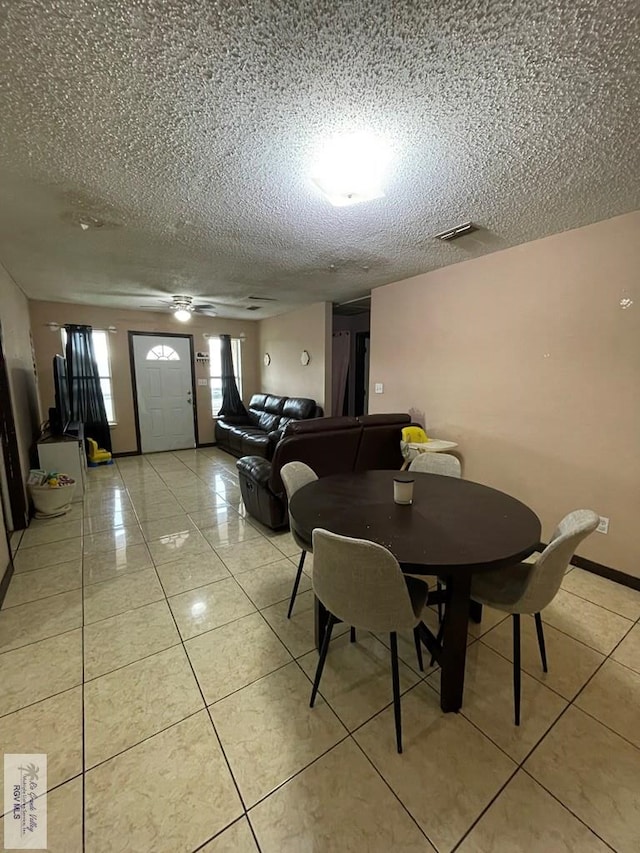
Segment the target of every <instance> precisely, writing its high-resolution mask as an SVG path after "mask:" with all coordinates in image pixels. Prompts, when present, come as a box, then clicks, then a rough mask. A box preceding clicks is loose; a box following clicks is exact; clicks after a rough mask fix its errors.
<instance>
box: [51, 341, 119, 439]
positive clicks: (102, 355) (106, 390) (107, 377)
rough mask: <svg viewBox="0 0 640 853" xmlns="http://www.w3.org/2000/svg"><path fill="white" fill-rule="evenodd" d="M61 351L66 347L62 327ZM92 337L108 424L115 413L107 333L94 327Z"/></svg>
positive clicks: (114, 420)
mask: <svg viewBox="0 0 640 853" xmlns="http://www.w3.org/2000/svg"><path fill="white" fill-rule="evenodd" d="M61 331H62V351H63V352H65V351H66V349H67V330H66V329H62V330H61ZM91 337H92V338H93V349H94V351H95V354H96V362H97V365H98V375H99V377H100V387H101V388H102V396H103V397H104V407H105V410H106V412H107V420H108V421H109V423H110V424H114V423H115V422H116V413H115V409H114V406H113V385H112V381H111V360H110V358H109V333H108V332H105V331H104V330H103V329H94V330H93V332H92V333H91Z"/></svg>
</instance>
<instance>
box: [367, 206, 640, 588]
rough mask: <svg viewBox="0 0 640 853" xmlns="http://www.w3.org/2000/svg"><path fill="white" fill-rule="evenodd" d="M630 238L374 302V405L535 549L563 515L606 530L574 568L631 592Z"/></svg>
mask: <svg viewBox="0 0 640 853" xmlns="http://www.w3.org/2000/svg"><path fill="white" fill-rule="evenodd" d="M639 234H640V211H639V212H636V213H630V214H627V215H625V216H619V217H616V218H614V219H610V220H607V221H604V222H599V223H596V224H595V225H589V226H587V227H585V228H579V229H575V230H573V231H567V232H564V233H562V234H556V235H554V236H552V237H547V238H545V239H543V240H537V241H534V242H531V243H526V244H524V245H521V246H517V247H515V248H511V249H506V250H504V251H502V252H495V253H493V254H490V255H486V256H485V257H482V258H477V259H474V260H470V261H466V262H464V263H460V264H456V265H453V266H448V267H445V268H443V269H439V270H436V271H434V272H431V273H427V274H425V275H420V276H416V277H415V278H411V279H406V280H404V281H400V282H396V283H394V284H389V285H387V286H385V287H380V288H377V289H376V290H374V291H373V295H372V312H371V344H372V351H371V372H370V391H371V392H372V391H373V386H374V384H375V383H376V382H382V383H384V393H383V394H382V395H379V394H373V393H371V394H370V398H369V399H370V403H369V408H370V411H372V412H382V411H388V412H394V411H398V412H403V411H411V410H414V411H416V412H423V413H424V416H425V426H426V428H427V432H428V433H431V434H433V435H434V436H435V437H438V438H444V439H452V440H454V441H457V442H458V443H459V450H460V454H461V456H462V458H463V471H464V476H465V477H467V478H468V479H471V480H476V481H478V482H481V483H487V484H488V485H492V486H495V487H497V488H499V489H502V490H504V491H506V492H508V493H510V494H512V495H514V496H515V497H518V498H520V499H521V500H523V501H524V502H525V503H526V504H528V505H529V506H530V507H531V508H532V509H533V510H534V511H535V512H536V513H537V514H538V516H539V517H540V518H541V520H542V522H543V537H544V538H545V539H548V538H549V537H550V536H551V534H552V532H553V530H554V527H555V525H556V523H557V522H558V521H559V520H560V519H561V518H562V516H563V515H565V513H567V512H569V511H570V510H572V509H578V508H583V507H589V508H592V509H594V510H595V511H596V512H598V513H599V514H600V515H604V516H608V517H610V519H611V524H610V528H609V534H608V535H607V536H603V535H601V534H594V535H593V536H591V537H589V539H588V540H587V541H586V542H585V543H584V545H583V546H582V547H581V548H580V551H579V553H580V554H582V555H583V556H584V557H587V558H588V559H591V560H594V561H596V562H598V563H603V564H604V565H607V566H611V567H613V568H616V569H619V570H621V571H624V572H627V573H629V574H632V575H635V576H636V577H640V562H639V561H638V532H637V527H638V510H639V509H640V446H639V438H640V284H639V283H640V239H639V237H638V235H639ZM625 299H628V300H632V302H633V304H631V305H630V306H629V307H627V308H624V307H623V306H624V305H625V304H626V303H624V301H623V302H622V304H621V300H625Z"/></svg>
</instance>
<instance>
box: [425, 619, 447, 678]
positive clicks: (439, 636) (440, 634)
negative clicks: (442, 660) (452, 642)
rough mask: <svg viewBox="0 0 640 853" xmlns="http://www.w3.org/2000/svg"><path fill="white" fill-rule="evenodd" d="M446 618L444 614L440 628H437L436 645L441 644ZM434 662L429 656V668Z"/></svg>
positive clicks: (433, 658) (432, 657)
mask: <svg viewBox="0 0 640 853" xmlns="http://www.w3.org/2000/svg"><path fill="white" fill-rule="evenodd" d="M446 618H447V614H446V612H445V614H444V616H443V618H442V622H441V623H440V627H439V628H438V634H437V636H436V640H437V642H438V643H441V642H442V638H443V636H444V623H445V619H446ZM435 662H436V659H435V657H434V656H433V655H431V660H430V661H429V666H430V667H432V666H433V665H434V663H435Z"/></svg>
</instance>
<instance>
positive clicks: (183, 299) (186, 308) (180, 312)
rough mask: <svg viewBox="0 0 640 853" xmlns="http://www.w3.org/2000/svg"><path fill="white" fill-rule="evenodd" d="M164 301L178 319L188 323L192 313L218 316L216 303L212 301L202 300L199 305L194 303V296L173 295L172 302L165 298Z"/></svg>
mask: <svg viewBox="0 0 640 853" xmlns="http://www.w3.org/2000/svg"><path fill="white" fill-rule="evenodd" d="M162 301H163V302H164V304H165V305H168V306H169V307H170V309H171V311H173V316H174V317H175V318H176V320H180V321H181V322H182V323H186V322H187V321H188V320H189V319H190V318H191V315H192V314H203V315H204V316H206V317H217V316H218V312H217V311H216V310H215V306H214V305H212V304H211V303H210V302H201V303H199V304H198V305H194V302H193V297H192V296H173V297H172V298H171V302H168V301H167V300H165V299H163V300H162Z"/></svg>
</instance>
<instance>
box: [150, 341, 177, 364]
mask: <svg viewBox="0 0 640 853" xmlns="http://www.w3.org/2000/svg"><path fill="white" fill-rule="evenodd" d="M147 361H180V356H179V355H178V353H177V352H176V351H175V350H174V349H172V348H171V347H168V346H165V344H160V345H159V346H157V347H153V348H152V349H150V350H149V352H148V353H147Z"/></svg>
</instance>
